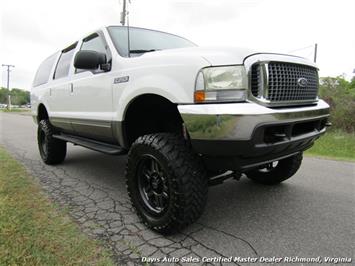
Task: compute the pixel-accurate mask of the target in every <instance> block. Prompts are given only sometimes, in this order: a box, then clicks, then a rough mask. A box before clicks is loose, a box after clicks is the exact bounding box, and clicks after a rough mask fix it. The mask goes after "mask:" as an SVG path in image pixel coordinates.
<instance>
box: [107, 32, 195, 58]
mask: <svg viewBox="0 0 355 266" xmlns="http://www.w3.org/2000/svg"><path fill="white" fill-rule="evenodd" d="M108 30H109V33H110V36H111V38H112V41H113V43H114V45H115V47H116V49H117V51H118V52H119V54H120V55H122V56H125V57H127V56H128V48H127V47H128V41H127V39H128V32H127V27H117V26H116V27H108ZM129 39H130V50H131V51H132V52H131V55H132V56H134V55H137V54H141V52H140V51H150V50H165V49H174V48H183V47H192V46H196V45H195V44H194V43H192V42H190V41H189V40H187V39H185V38H182V37H179V36H176V35H173V34H170V33H165V32H161V31H154V30H147V29H140V28H130V31H129ZM134 51H136V52H134Z"/></svg>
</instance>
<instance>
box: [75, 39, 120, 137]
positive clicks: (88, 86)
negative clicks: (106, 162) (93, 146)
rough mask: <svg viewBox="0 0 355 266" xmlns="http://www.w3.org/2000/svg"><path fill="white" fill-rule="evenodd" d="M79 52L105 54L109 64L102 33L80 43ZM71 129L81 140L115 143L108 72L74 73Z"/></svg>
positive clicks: (107, 51)
mask: <svg viewBox="0 0 355 266" xmlns="http://www.w3.org/2000/svg"><path fill="white" fill-rule="evenodd" d="M80 50H92V51H96V52H100V53H105V54H106V58H107V60H108V62H111V53H110V51H109V48H108V46H107V44H106V41H105V39H104V37H103V36H102V35H101V33H94V34H91V35H90V36H88V37H86V38H84V39H83V42H82V45H81V47H80ZM70 94H71V97H72V98H73V99H74V101H73V102H74V103H75V104H74V105H73V106H72V108H71V110H72V120H71V121H72V122H71V123H72V127H73V128H74V131H75V133H76V134H78V135H80V136H84V137H89V138H94V139H99V140H102V141H106V142H114V139H113V132H112V116H113V115H112V111H113V108H112V78H111V77H110V72H109V71H103V70H101V69H95V70H90V71H88V70H81V69H75V70H74V73H73V75H72V81H71V84H70Z"/></svg>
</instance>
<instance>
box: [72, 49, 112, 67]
mask: <svg viewBox="0 0 355 266" xmlns="http://www.w3.org/2000/svg"><path fill="white" fill-rule="evenodd" d="M106 63H107V59H106V55H105V54H104V53H98V52H96V51H90V50H82V51H79V52H77V54H76V55H75V58H74V67H75V68H79V69H86V70H94V69H98V68H99V66H104V65H106ZM101 69H103V68H102V67H101Z"/></svg>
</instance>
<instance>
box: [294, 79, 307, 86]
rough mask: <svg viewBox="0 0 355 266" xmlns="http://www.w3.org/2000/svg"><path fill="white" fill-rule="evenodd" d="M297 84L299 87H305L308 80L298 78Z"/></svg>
mask: <svg viewBox="0 0 355 266" xmlns="http://www.w3.org/2000/svg"><path fill="white" fill-rule="evenodd" d="M297 84H298V86H300V87H306V86H307V85H308V80H307V79H306V78H299V79H298V80H297Z"/></svg>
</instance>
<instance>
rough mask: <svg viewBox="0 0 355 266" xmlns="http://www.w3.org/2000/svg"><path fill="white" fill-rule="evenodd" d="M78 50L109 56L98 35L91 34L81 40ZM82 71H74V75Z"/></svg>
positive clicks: (82, 70) (104, 44)
mask: <svg viewBox="0 0 355 266" xmlns="http://www.w3.org/2000/svg"><path fill="white" fill-rule="evenodd" d="M80 50H81V51H82V50H86V51H88V50H89V51H95V52H98V53H104V54H106V57H108V58H109V57H110V56H109V54H110V53H109V51H108V50H107V49H106V43H105V42H104V40H103V39H102V37H101V36H100V35H99V34H98V33H93V34H91V35H89V36H88V37H86V38H85V39H83V43H82V44H81V47H80ZM84 71H85V70H84V69H75V73H81V72H84Z"/></svg>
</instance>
